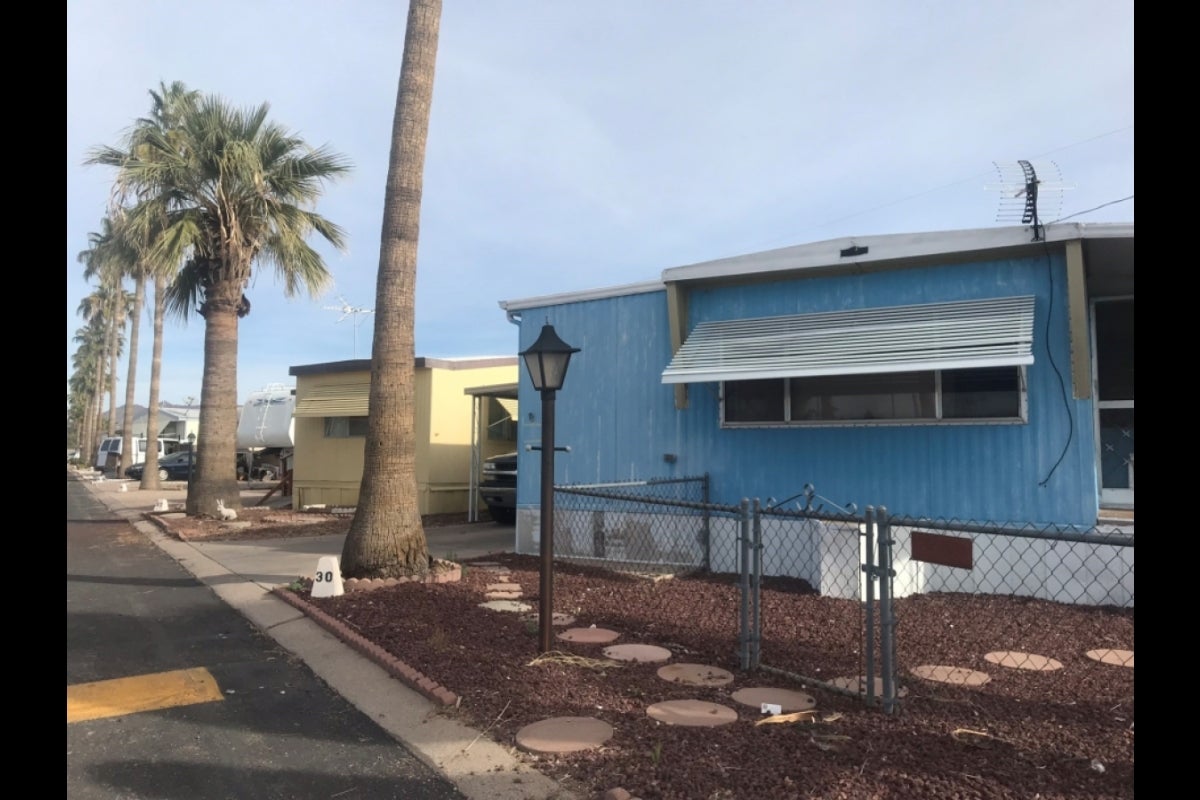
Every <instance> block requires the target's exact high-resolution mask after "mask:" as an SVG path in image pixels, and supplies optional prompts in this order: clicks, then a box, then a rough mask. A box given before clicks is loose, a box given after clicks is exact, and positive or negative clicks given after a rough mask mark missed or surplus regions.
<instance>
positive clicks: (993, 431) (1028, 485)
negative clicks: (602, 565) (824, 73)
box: [518, 255, 1098, 524]
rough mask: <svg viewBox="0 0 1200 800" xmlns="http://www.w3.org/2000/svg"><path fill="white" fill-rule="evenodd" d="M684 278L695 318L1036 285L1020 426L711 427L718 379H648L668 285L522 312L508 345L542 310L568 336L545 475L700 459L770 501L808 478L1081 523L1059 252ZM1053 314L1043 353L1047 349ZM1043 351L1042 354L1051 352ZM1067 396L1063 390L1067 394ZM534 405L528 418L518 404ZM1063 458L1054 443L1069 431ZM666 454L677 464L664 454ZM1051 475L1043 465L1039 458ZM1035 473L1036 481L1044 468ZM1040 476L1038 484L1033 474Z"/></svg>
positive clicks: (654, 366)
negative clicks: (797, 273)
mask: <svg viewBox="0 0 1200 800" xmlns="http://www.w3.org/2000/svg"><path fill="white" fill-rule="evenodd" d="M1050 269H1051V267H1050V265H1049V264H1048V263H1047V260H1045V259H1027V260H1021V259H1016V260H1003V261H996V262H992V263H989V264H971V265H963V266H949V267H935V268H926V269H911V270H900V271H895V272H884V273H874V274H871V275H859V276H838V277H826V278H814V279H808V280H795V281H787V282H775V283H759V284H753V285H746V286H728V287H720V288H709V289H702V290H694V291H693V292H692V295H691V299H690V313H691V318H690V326H692V327H694V326H695V325H696V324H698V323H700V322H702V321H707V320H722V319H737V318H741V317H751V316H773V315H780V314H804V313H814V312H823V311H836V310H845V309H857V308H864V307H876V306H888V305H905V304H918V303H934V302H946V301H953V300H964V299H982V298H991V297H1006V296H1015V295H1026V294H1028V295H1034V296H1035V297H1036V302H1035V318H1034V345H1033V355H1034V359H1035V361H1034V364H1032V365H1031V366H1029V367H1028V385H1029V396H1028V402H1029V417H1028V419H1029V421H1028V424H1021V425H1014V424H996V425H920V426H908V427H905V426H864V427H827V428H802V427H796V428H771V429H746V428H739V429H722V428H721V427H720V424H719V419H720V417H719V402H718V384H716V383H706V384H693V385H691V386H690V387H689V390H688V397H689V406H688V408H686V409H684V410H682V411H677V410H676V409H675V407H674V399H673V398H674V394H673V389H672V387H671V386H665V385H663V384H662V383H661V375H662V370H663V369H664V368H665V367H666V365H667V364H668V363H669V362H670V360H671V352H670V337H669V333H668V328H667V312H666V298H665V292H655V293H651V294H642V295H633V296H627V297H618V298H609V299H604V300H596V301H589V302H583V303H570V304H565V305H561V306H552V307H546V308H542V309H528V310H525V311H523V314H522V316H523V319H524V322H523V323H522V325H521V332H520V348H519V349H524V348H525V347H528V346H529V345H530V344H532V342H533V340H534V339H535V338H536V336H537V334H538V332H539V331H540V330H541V325H542V323H543V322H544V321H546V320H549V321H550V323H551V324H553V325H554V326H555V328H556V330H557V331H558V334H559V336H561V337H562V338H563V339H564V340H565V341H567V342H569V343H570V344H572V345H574V346H576V347H579V348H581V352H580V353H578V354H577V355H576V356H575V357H574V358H573V359H572V361H571V366H570V369H569V371H568V374H567V380H566V384H565V385H564V388H563V390H562V391H561V392H559V394H558V401H557V419H558V424H557V437H556V438H557V444H558V445H560V446H563V445H567V446H570V447H571V452H570V453H558V454H557V456H556V464H555V466H556V470H555V472H556V475H555V480H556V482H560V483H563V482H567V483H581V482H593V481H611V480H621V479H629V478H647V477H660V476H664V475H679V476H683V475H694V474H699V473H705V472H707V473H709V474H710V476H711V479H712V484H711V486H712V497H713V499H714V500H716V501H718V502H736V501H737V500H739V499H740V498H741V497H743V496H746V497H759V498H760V499H762V500H764V501H765V500H766V499H767V498H768V497H774V498H775V499H776V500H782V499H783V498H785V497H788V496H791V495H793V494H796V493H797V492H799V491H801V489H802V487H803V486H804V484H806V483H812V484H813V485H814V486H815V487H816V489H817V491H818V492H819V493H820V494H822V495H824V496H825V497H828V498H829V499H830V500H832V501H834V502H836V503H839V504H844V503H847V502H853V503H856V504H857V505H858V506H859V507H860V508H861V507H863V506H865V505H867V504H873V505H886V506H887V507H888V508H889V510H891V511H893V512H895V513H900V514H906V515H914V516H918V515H925V516H930V517H946V518H958V519H974V520H980V521H983V520H992V521H1001V522H1007V521H1022V522H1023V521H1030V522H1060V523H1079V524H1091V523H1094V522H1095V519H1096V510H1097V505H1098V492H1097V483H1096V475H1095V464H1094V461H1093V452H1094V436H1093V425H1092V406H1091V402H1090V401H1088V400H1078V401H1077V400H1073V399H1070V393H1069V392H1064V391H1063V390H1062V385H1061V384H1060V383H1059V380H1060V378H1059V375H1058V374H1057V373H1056V370H1055V367H1054V364H1056V365H1057V372H1058V373H1061V376H1062V380H1064V381H1067V380H1069V372H1068V370H1069V368H1070V355H1069V352H1068V342H1067V313H1066V292H1065V288H1066V283H1065V274H1064V263H1063V259H1062V257H1061V256H1060V255H1056V256H1053V257H1052V269H1053V274H1054V288H1053V310H1052V312H1051V310H1050V304H1051V303H1050V301H1051V294H1052V289H1051V284H1050V280H1049V275H1050ZM1048 316H1049V318H1050V319H1049V321H1050V332H1051V335H1050V344H1051V351H1052V358H1051V357H1050V356H1049V354H1048V353H1047V337H1046V328H1047V319H1048ZM1052 362H1053V363H1052ZM520 381H521V382H520V399H521V407H522V410H523V412H522V420H521V425H520V443H521V446H522V452H521V459H522V460H521V468H520V470H519V472H520V480H519V487H518V503H519V504H520V505H526V506H529V505H537V503H538V499H539V498H538V494H539V485H540V484H539V471H540V468H539V467H540V465H539V454H538V452H537V451H532V452H526V451H525V450H524V445H525V444H528V443H533V442H537V441H540V438H541V430H540V420H541V412H540V399H539V397H538V395H537V393H536V392H535V391H534V390H533V387H532V385H531V384H530V383H529V380H528V375H526V374H525V373H524V372H522V374H521V379H520ZM1064 396H1065V398H1066V399H1065V400H1064ZM531 411H532V412H534V416H535V419H533V420H530V418H529V412H531ZM1068 441H1069V447H1067V450H1066V453H1065V456H1063V458H1062V461H1061V463H1059V464H1057V466H1056V462H1058V461H1059V458H1060V456H1062V455H1063V449H1064V446H1066V445H1067V444H1068ZM668 453H670V454H674V455H675V456H677V460H676V462H675V463H673V464H672V463H667V462H666V461H664V454H668ZM1052 471H1053V474H1052V475H1051V472H1052ZM1047 478H1048V480H1047ZM1043 482H1044V483H1043Z"/></svg>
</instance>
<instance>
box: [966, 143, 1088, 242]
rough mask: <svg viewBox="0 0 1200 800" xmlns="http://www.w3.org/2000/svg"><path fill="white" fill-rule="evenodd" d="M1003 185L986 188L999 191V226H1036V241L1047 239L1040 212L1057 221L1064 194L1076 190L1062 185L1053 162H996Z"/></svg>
mask: <svg viewBox="0 0 1200 800" xmlns="http://www.w3.org/2000/svg"><path fill="white" fill-rule="evenodd" d="M992 164H993V165H994V166H995V167H996V172H997V173H998V174H999V175H1000V184H999V185H997V186H987V187H985V188H987V189H992V190H999V191H1000V208H999V210H998V211H997V212H996V221H997V222H1017V221H1019V222H1020V223H1021V224H1022V225H1032V226H1033V241H1035V242H1040V241H1042V239H1043V238H1044V233H1045V231H1044V229H1043V226H1042V220H1041V212H1048V213H1050V214H1051V215H1052V216H1053V217H1055V218H1057V216H1058V214H1059V213H1060V212H1061V211H1062V193H1063V191H1064V190H1066V189H1071V188H1074V187H1071V186H1067V185H1065V184H1064V183H1062V174H1061V173H1060V172H1059V170H1058V164H1056V163H1054V162H1053V161H1042V162H1036V163H1035V162H1032V161H1025V160H1021V161H1017V162H1015V163H1013V162H1006V163H1000V162H996V161H993V162H992Z"/></svg>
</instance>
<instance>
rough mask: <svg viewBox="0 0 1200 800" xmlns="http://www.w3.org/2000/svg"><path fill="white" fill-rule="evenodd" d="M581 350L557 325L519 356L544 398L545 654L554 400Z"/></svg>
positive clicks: (550, 616)
mask: <svg viewBox="0 0 1200 800" xmlns="http://www.w3.org/2000/svg"><path fill="white" fill-rule="evenodd" d="M578 352H579V348H578V347H571V345H569V344H567V343H566V342H564V341H563V340H562V339H560V338H558V334H557V333H555V332H554V326H552V325H550V324H548V323H547V324H546V325H543V326H542V332H541V334H540V335H539V336H538V338H537V341H536V342H534V343H533V344H532V345H530V346H529V348H528V349H526V350H523V351H521V353H520V354H519V355H520V356H521V357H522V358H524V359H525V368H526V369H528V370H529V377H530V379H532V380H533V388H534V389H537V390H538V392H540V393H541V395H542V501H541V514H540V517H541V519H540V521H539V522H540V534H539V535H540V536H541V555H542V572H541V590H540V591H541V603H540V604H539V608H538V634H539V636H540V639H541V648H540V649H541V652H543V653H546V652H549V651H550V631H551V630H552V626H553V623H554V397H555V394H556V393H557V392H558V390H559V389H561V388H562V385H563V379H564V378H566V377H567V365H568V364H569V363H570V361H571V355H572V354H573V353H578Z"/></svg>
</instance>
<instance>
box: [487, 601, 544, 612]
mask: <svg viewBox="0 0 1200 800" xmlns="http://www.w3.org/2000/svg"><path fill="white" fill-rule="evenodd" d="M479 607H480V608H487V609H491V610H492V611H513V612H521V611H530V610H532V609H533V606H531V605H529V603H522V602H520V601H517V600H488V601H487V602H486V603H480V604H479Z"/></svg>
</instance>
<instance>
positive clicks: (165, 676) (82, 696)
mask: <svg viewBox="0 0 1200 800" xmlns="http://www.w3.org/2000/svg"><path fill="white" fill-rule="evenodd" d="M224 699H225V698H224V697H223V696H222V695H221V690H220V688H219V687H218V686H217V681H216V680H215V679H214V678H213V676H212V675H211V674H210V673H209V671H208V670H206V669H204V668H202V667H197V668H195V669H180V670H175V671H173V672H159V673H155V674H153V675H135V676H133V677H131V678H116V679H114V680H110V681H96V682H94V683H80V684H76V685H75V686H68V687H67V724H68V725H69V724H71V723H72V722H86V721H87V720H92V719H103V718H105V717H120V716H124V715H125V714H136V713H137V712H139V711H153V710H155V709H158V708H172V707H174V706H189V705H193V704H195V703H211V702H213V701H215V700H224Z"/></svg>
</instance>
